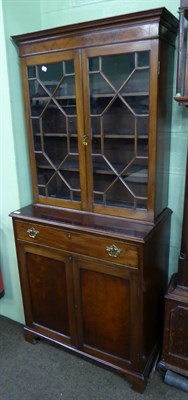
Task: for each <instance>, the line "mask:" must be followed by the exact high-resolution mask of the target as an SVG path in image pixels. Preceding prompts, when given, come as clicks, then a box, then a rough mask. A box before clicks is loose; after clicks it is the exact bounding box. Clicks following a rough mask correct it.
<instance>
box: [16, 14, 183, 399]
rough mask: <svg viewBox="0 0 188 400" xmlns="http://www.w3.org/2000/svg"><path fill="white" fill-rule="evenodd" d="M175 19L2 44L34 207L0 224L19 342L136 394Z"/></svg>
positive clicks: (157, 270) (146, 17) (143, 356)
mask: <svg viewBox="0 0 188 400" xmlns="http://www.w3.org/2000/svg"><path fill="white" fill-rule="evenodd" d="M177 28H178V21H177V20H176V18H175V17H173V16H172V15H171V14H170V13H169V12H168V11H167V10H166V9H164V8H161V9H156V10H149V11H146V12H140V13H135V14H129V15H124V16H118V17H114V18H109V19H105V20H98V21H93V22H87V23H82V24H78V25H72V26H67V27H62V28H56V29H52V30H47V31H42V32H36V33H31V34H26V35H21V36H16V37H14V38H13V39H14V41H15V42H16V43H17V44H18V46H19V51H20V58H21V69H22V79H23V94H24V102H25V113H26V122H27V131H28V142H29V151H30V160H31V173H32V182H33V193H34V203H33V205H29V206H27V207H25V208H23V209H21V210H17V211H15V212H13V213H12V214H11V216H12V218H13V223H14V232H15V240H16V246H17V254H18V262H19V272H20V280H21V288H22V294H23V303H24V310H25V318H26V326H25V327H24V333H25V337H26V339H27V340H29V341H31V342H33V340H35V339H36V338H46V339H48V340H50V341H51V342H53V343H58V344H60V345H62V346H63V347H64V348H66V349H69V350H72V351H73V352H75V353H77V354H80V355H82V356H85V357H87V358H89V359H91V360H94V361H97V362H99V363H100V364H101V365H105V366H107V367H111V368H114V369H115V370H117V371H118V372H120V373H122V374H124V375H125V376H126V377H127V378H128V379H129V380H130V382H131V383H132V384H133V387H134V388H135V389H136V390H138V391H143V390H144V387H145V385H146V382H147V379H148V376H149V373H150V371H151V369H152V366H153V364H154V362H155V358H156V355H157V354H158V350H159V343H160V338H161V315H162V302H163V301H162V299H163V294H164V292H165V288H166V283H167V267H168V247H169V225H170V215H171V211H170V210H169V209H168V208H167V204H168V162H169V146H170V134H169V132H170V120H171V98H172V79H173V54H174V41H175V37H176V33H177Z"/></svg>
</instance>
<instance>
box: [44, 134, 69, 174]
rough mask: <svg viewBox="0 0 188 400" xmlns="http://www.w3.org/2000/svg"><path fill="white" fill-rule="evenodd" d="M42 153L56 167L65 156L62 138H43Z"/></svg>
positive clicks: (65, 146)
mask: <svg viewBox="0 0 188 400" xmlns="http://www.w3.org/2000/svg"><path fill="white" fill-rule="evenodd" d="M44 152H45V154H46V155H47V157H48V159H49V160H50V161H51V163H52V164H53V165H54V166H55V167H58V166H59V165H60V164H61V163H62V161H63V160H64V158H65V157H66V156H67V143H66V140H65V139H64V138H62V137H55V138H54V137H53V136H50V137H49V136H45V137H44Z"/></svg>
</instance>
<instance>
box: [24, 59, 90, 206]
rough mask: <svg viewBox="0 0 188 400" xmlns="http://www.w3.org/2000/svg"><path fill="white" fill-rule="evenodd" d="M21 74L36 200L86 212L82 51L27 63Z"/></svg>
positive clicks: (29, 60) (27, 61)
mask: <svg viewBox="0 0 188 400" xmlns="http://www.w3.org/2000/svg"><path fill="white" fill-rule="evenodd" d="M23 69H24V77H25V84H26V85H27V86H28V97H29V98H27V99H26V102H27V105H28V107H27V109H28V120H29V127H30V133H31V135H30V138H29V140H30V142H31V144H32V147H33V151H32V152H31V158H32V164H33V166H34V168H33V169H32V171H33V179H34V187H35V195H36V197H37V199H39V202H42V203H49V204H53V205H56V204H57V205H58V204H59V205H65V206H67V207H71V208H77V209H79V208H81V207H83V208H84V204H85V203H86V198H85V196H86V191H85V188H86V182H85V176H84V175H83V174H82V173H80V171H81V168H84V163H85V156H84V154H83V151H80V146H81V141H82V136H83V110H82V85H81V72H80V55H79V51H67V52H61V53H58V54H56V55H54V54H49V55H40V56H35V57H29V58H28V59H27V60H26V65H25V67H24V68H23ZM77 99H79V102H78V101H77ZM80 103H81V104H80ZM32 153H34V154H32ZM81 188H82V190H81Z"/></svg>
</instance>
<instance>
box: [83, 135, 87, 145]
mask: <svg viewBox="0 0 188 400" xmlns="http://www.w3.org/2000/svg"><path fill="white" fill-rule="evenodd" d="M82 143H83V145H84V146H87V145H88V143H87V135H83V140H82Z"/></svg>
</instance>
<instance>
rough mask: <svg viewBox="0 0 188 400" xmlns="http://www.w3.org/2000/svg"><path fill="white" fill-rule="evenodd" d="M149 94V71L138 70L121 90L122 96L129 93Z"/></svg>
mask: <svg viewBox="0 0 188 400" xmlns="http://www.w3.org/2000/svg"><path fill="white" fill-rule="evenodd" d="M138 92H140V93H148V92H149V69H144V70H142V69H140V70H139V69H138V70H136V71H135V72H134V73H133V74H132V75H131V77H130V79H129V80H128V81H127V83H125V85H124V86H123V88H122V90H121V92H120V93H121V95H122V96H123V95H124V94H127V93H138Z"/></svg>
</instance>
